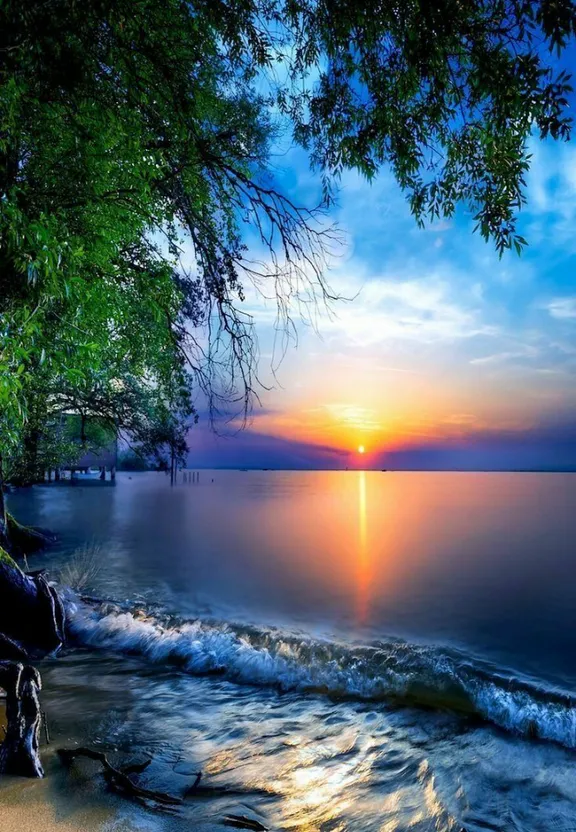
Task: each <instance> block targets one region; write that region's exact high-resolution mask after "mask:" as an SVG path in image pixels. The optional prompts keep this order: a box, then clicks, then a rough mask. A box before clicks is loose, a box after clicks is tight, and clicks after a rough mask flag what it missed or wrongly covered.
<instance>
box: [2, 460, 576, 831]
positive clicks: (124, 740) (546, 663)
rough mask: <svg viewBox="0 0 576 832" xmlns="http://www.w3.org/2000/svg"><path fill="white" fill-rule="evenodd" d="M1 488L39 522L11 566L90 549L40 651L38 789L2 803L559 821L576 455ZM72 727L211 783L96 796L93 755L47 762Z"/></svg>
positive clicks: (469, 826)
mask: <svg viewBox="0 0 576 832" xmlns="http://www.w3.org/2000/svg"><path fill="white" fill-rule="evenodd" d="M10 507H11V509H12V510H13V511H14V513H15V514H16V516H17V517H18V518H19V519H21V520H23V521H24V522H29V523H33V524H36V525H40V526H44V527H47V528H50V529H51V530H53V531H55V532H56V533H57V534H58V535H59V542H58V544H57V545H56V546H55V547H54V548H53V549H50V550H49V551H47V552H46V553H45V554H41V555H39V556H37V557H35V558H34V560H33V561H32V560H31V564H30V565H31V568H39V567H40V566H44V565H45V566H46V568H48V569H49V570H50V572H51V573H53V574H55V575H56V574H58V572H59V570H60V569H64V570H65V568H66V564H67V563H69V562H70V558H71V557H72V560H73V561H75V560H76V559H77V558H76V557H75V556H74V555H73V553H74V552H75V551H77V550H78V549H79V548H81V547H86V545H88V549H89V550H91V551H92V554H91V555H89V557H90V559H91V563H90V568H89V569H88V570H87V573H88V585H87V586H86V587H85V588H84V590H83V592H82V593H81V595H78V594H72V593H70V594H69V595H68V599H67V605H68V614H69V622H70V623H69V632H70V637H71V641H72V645H71V646H70V647H68V648H66V650H65V651H64V653H63V655H61V656H60V657H58V658H54V659H49V660H46V661H45V662H44V663H43V665H42V666H41V668H40V669H41V671H42V673H43V678H44V692H43V703H44V707H45V709H46V712H47V715H48V721H49V724H50V729H51V733H52V735H53V740H52V743H51V744H50V746H49V747H47V748H46V749H45V751H44V753H45V756H46V759H47V768H48V771H49V773H50V774H51V775H52V777H51V778H48V780H47V781H46V783H48V782H51V783H52V786H47V785H45V784H44V785H36V786H30V785H28V786H27V788H28V792H27V793H26V794H27V797H26V799H24V792H23V791H22V789H19V788H16V787H15V786H14V785H9V786H6V785H5V784H2V785H1V786H0V808H4V807H6V808H10V807H12V809H13V810H14V811H16V810H18V811H21V813H22V817H24V816H25V815H26V801H28V802H29V801H30V800H31V799H36V800H37V801H38V802H40V803H41V804H42V806H43V807H44V808H46V807H49V809H50V812H51V813H52V814H51V815H50V817H51V818H52V820H51V821H50V822H51V823H55V824H56V825H55V826H54V828H62V829H68V828H70V829H72V828H75V829H78V828H86V829H89V830H104V829H106V830H118V831H119V830H136V829H150V830H156V829H158V830H163V829H170V830H172V829H175V830H177V829H191V828H194V829H199V830H202V829H206V830H208V829H210V830H212V829H217V828H222V826H221V824H222V823H224V822H225V820H226V818H230V817H232V818H234V817H237V818H238V817H240V818H248V819H249V820H252V821H257V822H258V823H260V824H262V826H264V827H265V828H269V829H292V830H305V831H306V832H329V831H330V832H337V831H339V830H379V832H402V831H403V830H406V831H407V830H416V832H424V830H426V831H428V830H430V832H432V830H435V832H438V831H439V830H457V831H458V832H462V830H466V832H476V830H478V832H479V831H480V830H484V831H485V830H542V832H544V831H545V832H551V830H562V831H563V832H564V830H565V831H566V832H568V830H576V790H575V789H574V769H575V765H576V658H575V657H576V628H575V627H574V626H573V620H574V611H575V610H576V579H575V572H576V570H575V566H576V552H575V551H574V540H575V539H576V535H575V532H576V475H570V474H537V473H510V474H507V473H412V472H410V473H409V472H380V471H366V472H365V471H340V472H281V471H205V470H203V471H200V472H199V477H198V481H194V482H191V481H190V478H189V477H187V481H186V482H184V481H183V478H182V475H180V477H179V481H178V483H177V484H176V485H175V486H174V487H170V484H169V481H168V479H167V478H166V477H165V475H163V474H157V473H145V474H141V473H137V474H136V473H135V474H127V473H123V474H120V475H119V476H118V480H117V484H116V486H115V487H111V486H102V485H99V484H97V483H93V482H86V481H83V480H80V481H79V482H78V483H77V484H75V485H74V486H69V485H60V486H57V485H52V486H39V487H35V488H33V489H30V490H28V491H20V492H17V493H15V494H13V495H11V496H10ZM84 560H86V556H84ZM96 562H97V564H96ZM85 565H86V564H84V566H85ZM96 565H97V568H96ZM81 596H82V597H81ZM77 742H79V743H81V744H83V745H89V746H92V747H98V748H102V749H104V750H107V751H109V752H111V753H112V754H116V755H117V756H118V758H128V757H131V758H132V757H139V758H141V757H151V758H153V762H152V764H151V765H150V767H149V768H148V769H147V771H146V773H145V775H142V778H143V781H142V782H144V783H145V784H146V785H150V786H151V787H152V788H163V789H164V790H165V791H169V792H173V793H175V794H176V793H182V794H183V793H184V792H185V790H186V788H187V786H188V785H189V783H190V780H191V779H192V780H193V779H194V777H195V773H196V772H197V771H200V770H201V771H202V773H203V779H202V782H203V783H205V784H209V785H214V786H216V787H217V790H216V791H214V792H213V793H207V794H206V795H204V796H203V797H202V798H199V797H198V796H197V797H194V796H193V795H191V796H190V797H189V798H187V799H186V800H185V801H184V803H183V804H182V805H181V806H179V807H177V808H176V809H175V810H173V811H172V812H170V813H166V812H162V813H159V812H158V811H156V810H155V809H153V808H150V807H145V806H140V805H137V804H132V803H130V802H128V801H127V800H126V799H125V798H122V797H118V796H115V795H109V794H108V795H105V794H104V793H103V792H104V786H103V783H102V781H101V780H100V778H99V775H98V773H97V768H95V767H94V764H89V763H82V764H79V765H78V766H77V767H75V769H74V771H73V772H70V771H63V770H62V766H61V765H60V763H59V760H58V759H57V757H56V755H55V748H56V747H60V746H62V745H66V746H69V745H73V744H74V743H77ZM30 789H32V791H30ZM34 790H36V791H34ZM11 817H12V816H11ZM59 823H61V824H63V825H61V826H58V824H59ZM66 824H70V826H69V827H68V826H66ZM82 824H83V825H82ZM0 826H1V824H0ZM31 828H32V827H31ZM240 828H242V827H240ZM243 828H249V827H243Z"/></svg>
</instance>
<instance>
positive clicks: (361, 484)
mask: <svg viewBox="0 0 576 832" xmlns="http://www.w3.org/2000/svg"><path fill="white" fill-rule="evenodd" d="M357 564H358V566H357V607H356V617H357V623H358V624H359V625H363V624H365V623H366V621H367V619H368V614H369V606H370V584H371V580H372V563H371V558H370V550H369V547H368V509H367V495H366V471H358V554H357Z"/></svg>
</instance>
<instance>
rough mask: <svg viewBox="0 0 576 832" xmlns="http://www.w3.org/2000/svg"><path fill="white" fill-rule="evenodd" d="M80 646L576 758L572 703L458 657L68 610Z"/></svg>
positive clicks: (79, 606)
mask: <svg viewBox="0 0 576 832" xmlns="http://www.w3.org/2000/svg"><path fill="white" fill-rule="evenodd" d="M67 614H68V626H69V632H70V634H71V635H72V636H73V638H74V639H75V640H76V641H77V642H78V643H79V644H81V645H83V646H86V647H92V648H97V649H106V650H110V651H113V652H116V653H127V654H131V655H136V656H141V657H143V658H145V659H147V660H148V661H151V662H155V663H161V664H171V665H176V666H178V667H179V668H180V669H181V670H183V671H185V672H187V673H191V674H197V675H201V674H212V673H219V674H222V675H224V676H225V677H226V678H227V679H229V680H230V681H233V682H237V683H241V684H250V685H263V686H273V687H276V688H277V689H279V690H282V691H290V690H291V691H301V692H302V693H306V692H314V693H323V694H327V695H329V696H333V697H345V698H351V699H359V700H365V701H392V702H395V703H398V702H404V703H406V704H410V705H416V706H417V705H425V706H428V707H442V708H451V709H454V710H457V711H460V712H463V713H469V714H475V715H477V716H480V717H482V718H483V719H485V720H488V721H491V722H493V723H494V724H496V725H498V726H500V727H501V728H504V729H506V730H508V731H511V732H514V733H517V734H523V735H526V736H529V737H532V738H539V739H546V740H552V741H555V742H558V743H561V744H562V745H564V746H566V747H568V748H576V707H575V702H574V700H573V699H572V697H571V696H570V695H568V694H566V693H563V692H561V691H558V690H556V689H552V688H547V687H545V686H540V685H537V684H535V683H533V682H530V681H527V680H523V679H520V678H518V677H515V676H512V675H510V674H507V673H505V672H500V671H498V670H497V669H496V668H493V667H492V666H489V665H487V664H486V663H485V662H480V661H477V660H474V659H472V658H470V657H467V656H465V655H463V654H462V653H460V652H459V651H455V650H448V649H446V648H438V647H431V646H425V645H416V644H410V643H408V642H405V641H401V640H398V639H390V640H388V641H380V642H378V643H377V644H375V645H370V646H364V647H362V646H348V645H345V644H341V643H336V642H331V641H324V640H319V639H312V638H301V637H296V636H293V635H288V634H285V633H282V632H281V631H278V630H266V629H259V628H256V627H244V626H237V625H232V624H230V623H227V622H217V621H211V620H201V619H197V620H194V621H179V622H174V621H173V620H172V621H170V622H167V620H163V619H162V618H161V617H160V616H156V617H155V616H154V615H145V614H143V613H142V612H139V613H138V614H136V613H134V612H131V611H122V610H121V609H118V608H113V609H112V610H110V608H109V607H106V605H96V606H94V605H91V604H87V603H84V602H82V601H78V600H69V601H68V610H67Z"/></svg>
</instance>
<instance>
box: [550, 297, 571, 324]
mask: <svg viewBox="0 0 576 832" xmlns="http://www.w3.org/2000/svg"><path fill="white" fill-rule="evenodd" d="M546 309H547V310H548V312H549V314H550V315H551V317H552V318H557V319H558V320H566V319H570V318H576V297H568V298H555V299H554V300H551V301H550V303H548V304H547V306H546Z"/></svg>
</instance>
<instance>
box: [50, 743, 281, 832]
mask: <svg viewBox="0 0 576 832" xmlns="http://www.w3.org/2000/svg"><path fill="white" fill-rule="evenodd" d="M58 755H59V756H60V759H61V760H62V762H63V763H65V764H67V765H70V764H71V763H72V762H74V760H75V759H76V757H87V758H88V759H89V760H96V761H97V762H99V763H101V764H102V766H103V768H104V778H105V779H106V782H107V783H108V785H109V786H110V787H111V788H112V789H114V790H115V791H117V792H119V793H120V794H123V795H125V796H126V797H135V798H137V799H141V800H149V801H151V802H153V803H159V804H161V805H163V806H179V805H181V804H182V803H183V802H184V800H185V799H186V798H187V797H190V796H191V795H194V796H195V797H209V796H215V795H238V794H246V792H247V791H249V792H250V793H254V792H255V791H256V792H261V793H263V794H266V795H269V794H270V792H269V791H268V790H266V789H245V788H242V787H239V788H237V787H234V786H232V787H230V786H207V785H205V784H203V783H200V780H201V779H202V772H201V771H199V772H197V774H196V779H195V780H194V782H193V783H192V785H191V786H189V787H188V789H186V792H185V794H184V797H183V798H180V797H174V796H173V795H169V794H165V793H164V792H157V791H153V790H151V789H145V788H143V787H142V786H138V785H136V783H135V782H134V781H133V780H132V779H131V778H130V775H131V774H140V773H141V772H142V771H145V769H147V768H148V766H149V765H150V763H151V762H152V760H147V761H146V762H145V763H137V764H131V765H126V766H121V767H119V768H117V767H115V766H113V765H112V764H111V763H110V761H109V760H108V757H107V756H106V754H104V752H103V751H95V750H94V749H92V748H59V749H58ZM228 817H229V818H230V819H231V820H233V821H236V823H237V824H238V823H239V822H240V821H243V822H244V821H246V822H247V823H250V824H253V825H252V826H244V827H243V828H245V829H264V828H265V827H263V826H256V825H254V824H257V823H258V821H252V820H250V819H249V818H244V817H242V816H240V815H228Z"/></svg>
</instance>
